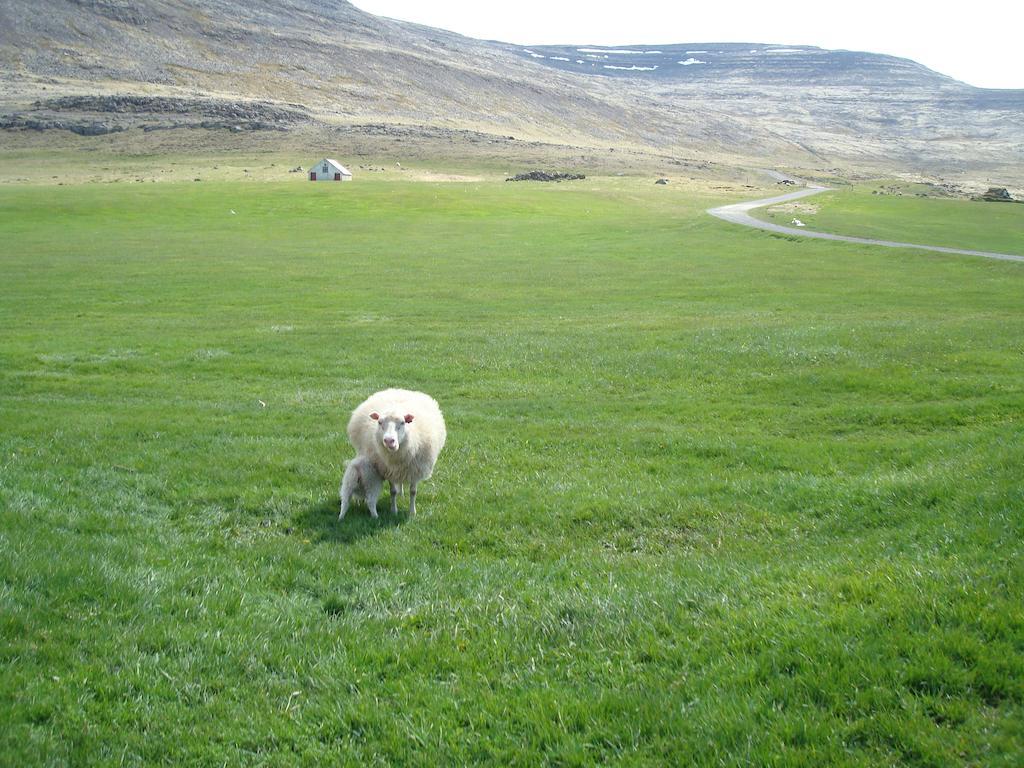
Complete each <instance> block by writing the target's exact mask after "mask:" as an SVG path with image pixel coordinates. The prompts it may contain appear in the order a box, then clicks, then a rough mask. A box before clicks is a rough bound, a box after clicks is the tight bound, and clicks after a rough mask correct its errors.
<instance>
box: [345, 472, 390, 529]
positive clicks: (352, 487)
mask: <svg viewBox="0 0 1024 768" xmlns="http://www.w3.org/2000/svg"><path fill="white" fill-rule="evenodd" d="M383 484H384V482H383V478H382V477H381V475H380V472H378V471H377V468H376V467H375V466H373V460H372V459H371V458H370V457H369V456H356V457H355V458H354V459H352V461H346V462H345V474H344V475H343V476H342V478H341V487H340V488H339V489H338V496H339V498H340V499H341V514H339V515H338V519H339V520H343V519H344V518H345V513H346V512H348V506H349V503H350V502H351V501H352V497H353V496H362V497H363V499H365V500H366V508H367V509H368V510H370V517H372V518H374V519H376V518H377V499H379V498H380V491H381V487H382V486H383Z"/></svg>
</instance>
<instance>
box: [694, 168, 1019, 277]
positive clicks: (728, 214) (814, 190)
mask: <svg viewBox="0 0 1024 768" xmlns="http://www.w3.org/2000/svg"><path fill="white" fill-rule="evenodd" d="M767 173H768V174H769V175H770V176H772V177H773V178H775V179H778V180H779V181H783V180H788V181H791V182H793V183H794V184H807V188H806V189H799V190H797V191H795V192H790V193H789V194H785V195H777V196H776V197H766V198H763V199H761V200H751V201H749V202H746V203H733V204H732V205H722V206H719V207H717V208H709V209H708V213H710V214H711V215H712V216H714V217H716V218H719V219H722V220H723V221H728V222H731V223H733V224H742V225H743V226H745V227H754V228H755V229H763V230H766V231H768V232H778V233H780V234H783V235H797V236H799V237H812V238H815V239H817V240H839V241H841V242H844V243H859V244H861V245H881V246H884V247H886V248H916V249H918V250H922V251H936V252H938V253H951V254H955V255H957V256H983V257H984V258H986V259H1000V260H1002V261H1019V262H1024V256H1017V255H1014V254H1010V253H994V252H992V251H972V250H967V249H964V248H946V247H944V246H941V245H919V244H917V243H900V242H896V241H894V240H874V239H872V238H868V237H849V236H847V235H833V234H830V233H828V232H811V231H808V230H806V229H797V228H796V227H784V226H782V225H780V224H772V223H771V222H768V221H761V220H760V219H755V218H754V217H753V216H751V215H750V211H752V210H754V209H755V208H763V207H764V206H766V205H776V204H778V203H785V202H789V201H791V200H799V199H801V198H804V197H810V196H811V195H819V194H821V193H822V192H828V191H829V190H830V189H831V187H822V186H818V185H816V184H809V183H807V182H804V181H803V180H801V179H796V178H794V177H792V176H783V175H782V174H780V173H777V172H775V171H767Z"/></svg>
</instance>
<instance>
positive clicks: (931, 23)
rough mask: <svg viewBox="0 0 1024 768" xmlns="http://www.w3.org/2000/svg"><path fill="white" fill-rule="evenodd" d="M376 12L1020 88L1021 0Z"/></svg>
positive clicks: (566, 39) (523, 3) (519, 3)
mask: <svg viewBox="0 0 1024 768" xmlns="http://www.w3.org/2000/svg"><path fill="white" fill-rule="evenodd" d="M353 4H354V5H356V6H357V7H358V8H361V9H362V10H364V11H367V12H369V13H373V14H376V15H378V16H389V17H391V18H394V19H403V20H405V21H414V22H417V23H419V24H426V25H428V26H431V27H440V28H441V29H447V30H450V31H452V32H458V33H459V34H463V35H467V36H469V37H477V38H482V39H487V40H501V41H504V42H508V43H518V44H522V45H530V44H533V45H543V44H556V43H564V44H568V45H576V44H579V45H582V44H592V45H604V46H609V45H629V44H645V45H656V44H659V43H660V44H663V45H664V44H669V43H729V42H743V43H778V44H783V45H785V44H789V45H817V46H820V47H822V48H845V49H848V50H857V51H871V52H874V53H888V54H892V55H894V56H903V57H905V58H908V59H913V60H915V61H917V62H920V63H921V64H924V65H925V66H927V67H930V68H931V69H934V70H936V71H938V72H941V73H942V74H944V75H950V76H951V77H955V78H956V79H958V80H963V81H964V82H967V83H970V84H971V85H976V86H979V87H982V88H1024V0H976V1H975V2H964V0H956V1H954V0H853V1H852V2H850V1H849V0H847V1H846V2H842V3H830V2H828V0H824V2H823V1H822V0H775V1H774V2H768V1H766V0H759V1H758V2H754V1H753V0H700V2H694V1H693V0H674V1H673V0H619V2H618V3H615V4H612V3H602V2H599V0H561V1H560V0H502V2H499V3H491V2H481V1H480V0H475V1H474V0H354V3H353Z"/></svg>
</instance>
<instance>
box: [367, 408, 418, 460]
mask: <svg viewBox="0 0 1024 768" xmlns="http://www.w3.org/2000/svg"><path fill="white" fill-rule="evenodd" d="M370 418H371V419H372V420H373V421H376V422H377V435H378V437H379V438H380V441H381V444H382V445H383V446H384V448H385V449H387V450H388V451H391V452H392V453H396V452H397V451H398V450H399V449H400V448H401V447H402V443H403V442H404V441H405V437H406V427H407V426H408V425H409V424H412V422H413V418H414V417H413V415H412V414H411V413H407V414H405V416H395V415H387V414H385V415H381V414H379V413H377V412H376V411H374V412H373V413H371V414H370Z"/></svg>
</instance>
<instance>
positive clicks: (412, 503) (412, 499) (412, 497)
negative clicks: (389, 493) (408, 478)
mask: <svg viewBox="0 0 1024 768" xmlns="http://www.w3.org/2000/svg"><path fill="white" fill-rule="evenodd" d="M415 514H416V483H409V517H413V516H414V515H415Z"/></svg>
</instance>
